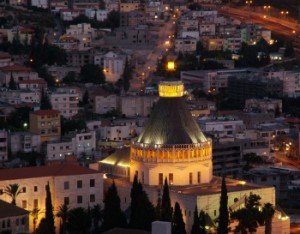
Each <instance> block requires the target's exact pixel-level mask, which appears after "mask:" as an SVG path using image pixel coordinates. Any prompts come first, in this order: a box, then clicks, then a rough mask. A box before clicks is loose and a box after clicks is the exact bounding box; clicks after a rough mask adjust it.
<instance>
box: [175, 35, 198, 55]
mask: <svg viewBox="0 0 300 234" xmlns="http://www.w3.org/2000/svg"><path fill="white" fill-rule="evenodd" d="M174 47H175V48H174V49H175V52H179V51H181V52H183V53H185V52H195V51H196V47H197V40H196V39H195V38H188V37H186V38H176V39H175V40H174Z"/></svg>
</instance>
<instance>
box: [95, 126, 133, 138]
mask: <svg viewBox="0 0 300 234" xmlns="http://www.w3.org/2000/svg"><path fill="white" fill-rule="evenodd" d="M129 137H131V135H130V125H128V124H124V125H117V124H116V125H108V126H104V127H101V128H100V138H101V140H109V141H123V140H125V139H128V138H129Z"/></svg>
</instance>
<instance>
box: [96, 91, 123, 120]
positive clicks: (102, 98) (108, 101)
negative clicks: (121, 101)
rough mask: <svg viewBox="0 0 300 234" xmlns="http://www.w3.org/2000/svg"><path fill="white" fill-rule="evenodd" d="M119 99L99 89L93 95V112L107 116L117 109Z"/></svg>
mask: <svg viewBox="0 0 300 234" xmlns="http://www.w3.org/2000/svg"><path fill="white" fill-rule="evenodd" d="M117 101H118V97H117V95H116V94H111V93H108V92H106V91H105V90H103V89H102V88H98V89H96V90H95V92H94V93H93V95H92V104H93V112H94V113H97V114H105V113H107V112H109V111H112V110H116V109H117Z"/></svg>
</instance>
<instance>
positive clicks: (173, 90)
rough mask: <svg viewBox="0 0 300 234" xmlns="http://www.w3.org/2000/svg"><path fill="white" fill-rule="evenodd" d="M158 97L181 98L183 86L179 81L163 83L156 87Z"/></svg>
mask: <svg viewBox="0 0 300 234" xmlns="http://www.w3.org/2000/svg"><path fill="white" fill-rule="evenodd" d="M158 91H159V96H160V97H182V96H183V95H184V85H183V83H182V82H181V81H171V82H168V81H164V82H161V83H160V84H159V86H158Z"/></svg>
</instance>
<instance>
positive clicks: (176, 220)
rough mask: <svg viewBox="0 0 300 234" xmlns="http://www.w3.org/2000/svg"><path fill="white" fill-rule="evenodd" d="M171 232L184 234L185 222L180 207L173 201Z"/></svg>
mask: <svg viewBox="0 0 300 234" xmlns="http://www.w3.org/2000/svg"><path fill="white" fill-rule="evenodd" d="M172 233H173V234H186V231H185V223H184V221H183V218H182V212H181V208H180V205H179V203H178V202H176V203H175V209H174V214H173V219H172Z"/></svg>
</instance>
